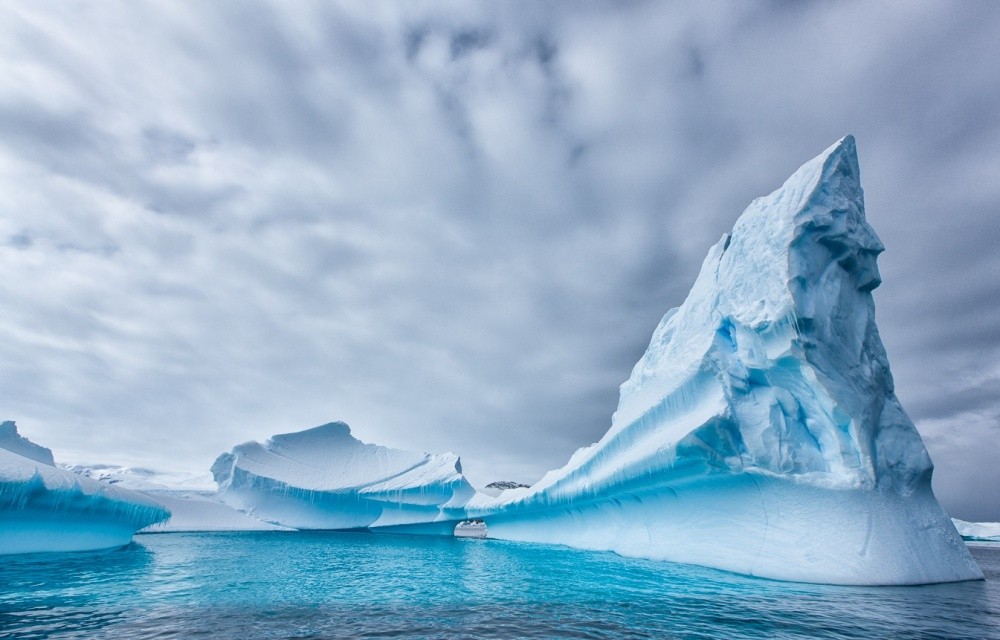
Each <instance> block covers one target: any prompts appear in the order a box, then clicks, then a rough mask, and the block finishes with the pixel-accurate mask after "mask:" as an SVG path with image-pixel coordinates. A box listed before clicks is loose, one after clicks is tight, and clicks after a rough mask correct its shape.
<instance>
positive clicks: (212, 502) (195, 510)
mask: <svg viewBox="0 0 1000 640" xmlns="http://www.w3.org/2000/svg"><path fill="white" fill-rule="evenodd" d="M62 468H64V469H66V470H67V471H72V472H73V473H76V474H79V475H82V476H84V477H87V478H93V479H94V480H99V481H100V482H103V483H106V484H112V485H114V486H116V487H120V488H123V489H131V490H133V491H138V492H140V493H142V494H143V495H145V496H147V497H148V498H150V499H151V500H153V501H154V502H156V503H157V504H160V505H162V506H163V507H165V508H166V509H169V510H170V519H168V520H166V521H164V522H158V523H156V524H152V525H150V526H148V527H146V528H144V529H142V530H141V531H140V532H139V533H166V532H177V531H273V530H287V527H282V526H280V525H276V524H272V523H269V522H264V521H263V520H260V519H259V518H255V517H254V516H252V515H250V514H248V513H243V512H241V511H237V510H236V509H234V508H232V507H230V506H229V505H227V504H225V503H224V502H222V501H221V500H220V499H219V496H218V495H217V492H216V484H215V480H214V479H213V478H212V474H211V473H208V472H206V473H186V472H182V471H161V470H158V469H146V468H142V467H125V466H120V465H113V464H90V465H84V464H78V465H72V466H70V465H63V466H62Z"/></svg>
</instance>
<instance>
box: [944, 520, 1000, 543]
mask: <svg viewBox="0 0 1000 640" xmlns="http://www.w3.org/2000/svg"><path fill="white" fill-rule="evenodd" d="M951 521H952V522H953V523H954V524H955V528H956V529H958V533H959V535H960V536H962V538H963V539H965V540H971V541H978V542H1000V522H966V521H965V520H959V519H957V518H952V519H951Z"/></svg>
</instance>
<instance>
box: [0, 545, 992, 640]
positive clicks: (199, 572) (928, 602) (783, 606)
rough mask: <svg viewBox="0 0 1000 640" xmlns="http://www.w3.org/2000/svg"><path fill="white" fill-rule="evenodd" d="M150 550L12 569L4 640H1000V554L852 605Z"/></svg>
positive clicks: (608, 557)
mask: <svg viewBox="0 0 1000 640" xmlns="http://www.w3.org/2000/svg"><path fill="white" fill-rule="evenodd" d="M137 539H138V541H139V542H137V543H134V544H132V545H130V546H129V547H127V548H125V549H121V550H118V551H110V552H103V553H88V554H43V555H35V556H13V557H5V558H3V559H2V560H0V637H2V638H154V637H155V638H190V637H196V636H202V637H206V638H234V639H236V638H238V639H239V640H249V639H252V638H292V637H295V638H299V637H301V638H305V637H344V636H349V637H442V638H454V637H470V638H510V637H546V638H550V637H574V638H590V637H593V638H606V637H649V638H662V637H683V638H702V637H703V638H800V637H829V638H865V639H866V640H870V639H871V638H881V637H893V636H895V637H900V636H905V637H921V638H956V637H963V638H983V637H1000V546H990V545H977V546H974V547H972V551H973V555H974V556H975V557H976V560H977V561H978V562H979V564H980V566H981V567H982V568H983V571H984V572H985V573H986V575H987V580H986V581H985V582H969V583H961V584H950V585H930V586H923V587H905V588H849V587H831V586H823V585H804V584H793V583H783V582H774V581H769V580H760V579H753V578H746V577H742V576H736V575H733V574H728V573H725V572H721V571H714V570H710V569H702V568H698V567H688V566H682V565H673V564H669V563H662V562H649V561H643V560H634V559H628V558H621V557H619V556H616V555H613V554H610V553H589V552H582V551H575V550H572V549H565V548H561V547H549V546H543V545H523V544H517V543H509V542H501V541H492V540H490V541H483V540H468V539H466V540H459V539H451V538H430V537H408V536H389V535H375V534H369V533H326V532H323V533H294V532H292V533H290V532H255V533H212V534H161V535H149V536H141V537H139V538H137Z"/></svg>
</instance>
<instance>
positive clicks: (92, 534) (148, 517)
mask: <svg viewBox="0 0 1000 640" xmlns="http://www.w3.org/2000/svg"><path fill="white" fill-rule="evenodd" d="M15 434H16V432H15ZM33 446H37V445H33ZM39 448H41V449H44V447H39ZM45 451H48V450H47V449H45ZM36 453H37V452H36ZM42 457H45V456H42ZM46 459H49V460H51V452H49V455H48V456H47V457H46ZM169 516H170V512H169V511H168V510H167V509H165V508H163V506H161V505H159V504H157V503H156V502H154V501H152V500H150V499H149V498H147V497H145V496H143V495H141V494H138V493H135V492H132V491H127V490H124V489H119V488H117V487H113V486H109V485H106V484H103V483H100V482H97V481H96V480H91V479H89V478H84V477H81V476H78V475H76V474H74V473H71V472H69V471H66V470H64V469H59V468H56V467H54V466H52V465H50V464H47V463H44V462H42V461H39V460H38V459H32V458H27V457H25V456H23V455H18V454H17V453H14V452H11V451H8V450H7V449H0V555H2V554H10V553H30V552H39V551H87V550H94V549H105V548H112V547H119V546H123V545H126V544H128V543H129V541H130V540H131V539H132V534H133V533H135V532H136V531H137V530H139V529H141V528H143V527H145V526H148V525H151V524H153V523H156V522H160V521H163V520H166V519H167V518H168V517H169Z"/></svg>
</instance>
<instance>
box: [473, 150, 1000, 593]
mask: <svg viewBox="0 0 1000 640" xmlns="http://www.w3.org/2000/svg"><path fill="white" fill-rule="evenodd" d="M882 250H883V247H882V244H881V242H880V241H879V239H878V237H877V236H876V235H875V232H874V231H873V230H872V228H871V227H870V226H869V225H868V223H867V222H866V220H865V212H864V201H863V194H862V189H861V185H860V179H859V169H858V161H857V155H856V152H855V143H854V139H853V138H852V137H851V136H847V137H846V138H844V139H842V140H840V141H839V142H837V143H836V144H834V145H833V146H831V147H830V148H829V149H827V150H826V151H824V152H823V153H822V154H821V155H819V156H818V157H816V158H814V159H813V160H811V161H809V162H807V163H806V164H805V165H803V166H802V167H801V168H800V169H799V170H798V171H796V172H795V174H794V175H792V177H791V178H789V179H788V181H787V182H785V184H784V185H783V186H782V187H781V188H779V189H778V190H777V191H775V192H773V193H772V194H770V195H769V196H766V197H763V198H759V199H757V200H755V201H754V202H753V203H751V204H750V206H749V207H748V208H747V209H746V211H745V212H744V213H743V215H742V216H741V217H740V218H739V219H738V220H737V222H736V224H735V226H734V227H733V230H732V233H730V234H728V235H725V236H724V237H723V238H722V239H721V240H720V241H719V242H718V244H716V245H715V246H714V247H712V248H711V250H710V251H709V252H708V256H707V257H706V258H705V261H704V263H703V265H702V268H701V272H700V274H699V275H698V277H697V279H696V281H695V283H694V286H693V288H692V289H691V292H690V293H689V294H688V297H687V299H686V300H685V301H684V303H683V304H682V305H681V306H680V307H678V308H675V309H671V310H670V311H668V312H667V314H666V315H665V316H664V317H663V320H662V321H661V322H660V324H659V326H658V327H657V328H656V331H655V332H654V333H653V337H652V340H651V342H650V345H649V348H648V350H647V351H646V353H645V355H643V356H642V358H641V359H640V360H639V362H638V363H637V364H636V365H635V368H634V369H633V371H632V375H631V377H630V378H629V379H628V381H627V382H625V384H623V385H622V386H621V397H620V400H619V404H618V409H617V411H616V412H615V414H614V416H613V417H612V421H611V427H610V429H609V430H608V432H607V434H606V435H605V436H604V437H603V438H602V439H601V440H600V441H599V442H597V443H596V444H594V445H592V446H590V447H588V448H585V449H581V450H579V451H577V452H576V453H575V454H574V455H573V456H572V458H571V459H570V460H569V462H568V463H567V464H566V466H564V467H563V468H561V469H559V470H556V471H552V472H550V473H549V474H547V475H546V476H545V477H544V478H543V479H542V480H540V481H539V482H538V483H537V484H535V485H534V486H533V487H531V488H530V489H528V490H521V491H518V492H504V494H502V495H501V496H499V497H496V498H487V497H485V496H482V495H478V496H476V498H475V499H474V500H473V501H472V502H470V504H469V505H468V509H467V515H469V516H476V517H484V518H486V520H487V522H488V524H489V534H490V537H498V538H508V539H513V540H525V541H539V542H548V543H560V544H566V545H570V546H575V547H582V548H588V549H604V550H613V551H617V552H619V553H622V554H625V555H634V556H642V557H648V558H657V559H668V560H674V561H680V562H688V563H693V564H700V565H705V566H710V567H717V568H720V569H726V570H730V571H736V572H739V573H744V574H750V575H756V576H765V577H770V578H777V579H786V580H800V581H809V582H823V583H843V584H918V583H930V582H945V581H957V580H967V579H977V578H981V577H982V573H981V572H980V570H979V568H978V567H977V566H976V565H975V563H974V561H973V560H972V558H971V556H970V555H969V552H968V551H967V550H966V548H965V546H964V544H963V543H962V540H961V538H960V537H959V536H958V534H957V533H956V531H955V527H954V526H952V523H951V522H950V520H949V519H948V517H947V516H946V515H945V513H944V512H943V511H942V509H941V507H940V506H939V505H938V503H937V501H936V499H935V497H934V495H933V493H932V492H931V471H932V464H931V460H930V458H929V457H928V455H927V452H926V450H925V449H924V446H923V443H922V441H921V439H920V436H919V435H918V434H917V431H916V429H915V428H914V426H913V424H912V422H911V421H910V419H909V418H908V417H907V415H906V413H905V412H904V411H903V408H902V407H901V406H900V403H899V401H898V400H897V399H896V396H895V394H894V392H893V381H892V376H891V374H890V372H889V363H888V360H887V358H886V353H885V349H884V348H883V346H882V342H881V340H880V339H879V333H878V329H877V327H876V324H875V306H874V302H873V299H872V294H871V292H872V290H873V289H875V288H876V287H877V286H879V284H880V282H881V280H880V276H879V272H878V267H877V265H876V256H878V254H879V253H880V252H881V251H882ZM508 494H511V495H508Z"/></svg>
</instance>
